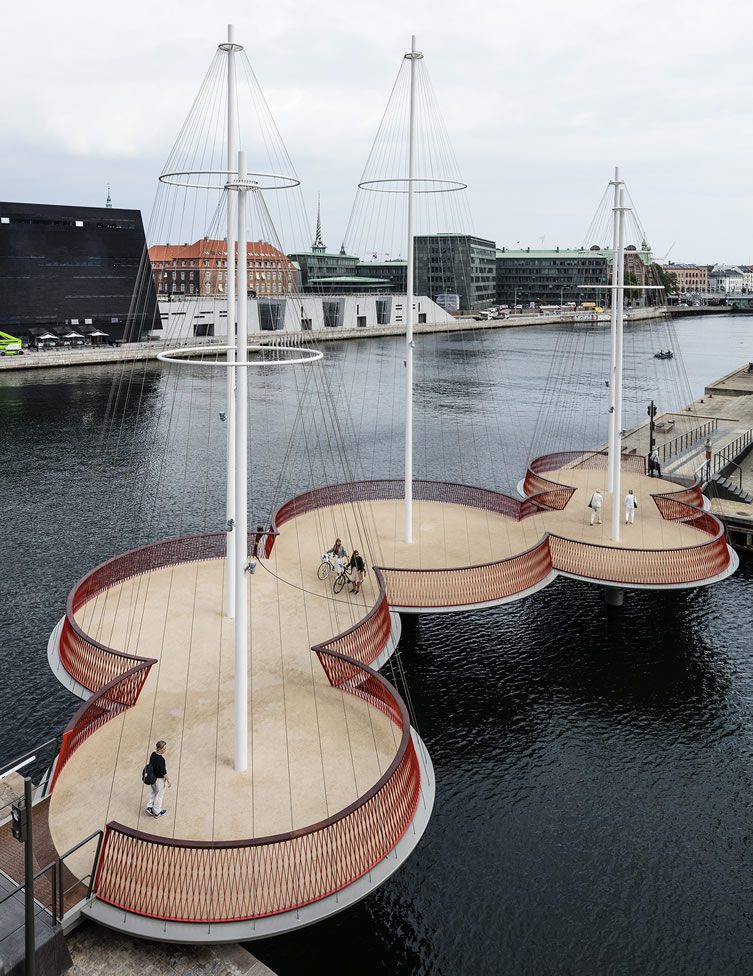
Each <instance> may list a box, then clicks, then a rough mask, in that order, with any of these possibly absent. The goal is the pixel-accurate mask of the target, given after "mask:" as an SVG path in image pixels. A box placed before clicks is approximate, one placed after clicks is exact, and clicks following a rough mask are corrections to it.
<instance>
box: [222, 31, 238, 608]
mask: <svg viewBox="0 0 753 976" xmlns="http://www.w3.org/2000/svg"><path fill="white" fill-rule="evenodd" d="M220 47H221V48H222V49H223V50H224V51H227V166H226V169H227V171H228V176H227V178H228V180H231V179H232V178H233V176H234V166H235V163H236V158H235V156H236V152H237V148H236V135H235V119H236V114H237V106H236V94H235V59H234V58H233V54H234V53H235V51H241V50H243V48H242V47H241V46H240V44H236V43H235V27H234V26H233V25H232V24H228V25H227V44H222V45H220ZM226 242H227V260H226V262H225V271H226V274H225V287H226V288H227V292H226V294H227V319H226V323H227V346H228V350H227V360H228V363H232V362H234V360H235V349H234V348H233V343H234V342H235V193H234V192H233V191H229V192H228V194H227V236H226ZM225 372H226V374H227V375H226V383H227V396H226V400H227V409H226V411H225V415H226V421H227V477H226V487H225V511H226V517H227V555H226V557H225V580H226V585H225V612H226V613H227V615H228V617H234V616H235V583H234V578H235V540H236V537H237V533H236V532H235V531H234V530H233V527H234V525H235V407H234V405H233V397H234V395H235V369H234V368H233V367H231V366H228V368H227V369H226V370H225Z"/></svg>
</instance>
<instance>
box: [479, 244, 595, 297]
mask: <svg viewBox="0 0 753 976" xmlns="http://www.w3.org/2000/svg"><path fill="white" fill-rule="evenodd" d="M609 259H610V255H608V254H607V252H606V251H602V250H601V249H600V248H597V247H594V248H591V249H590V250H587V249H585V248H580V249H578V250H571V249H566V248H555V249H554V250H547V251H544V250H541V251H534V250H531V249H530V248H526V249H525V250H522V251H514V250H508V249H507V248H504V247H503V248H500V249H498V250H497V257H496V266H497V291H496V299H497V302H498V303H499V304H501V305H514V304H518V305H520V304H528V303H529V302H536V303H537V304H541V305H561V304H563V303H565V304H566V303H568V302H575V303H576V304H580V303H581V302H583V301H595V302H597V304H599V305H604V304H605V303H607V302H608V300H609V299H608V295H607V294H606V287H607V285H608V283H609V280H610V260H609ZM584 285H585V286H587V287H585V288H584V287H581V286H584Z"/></svg>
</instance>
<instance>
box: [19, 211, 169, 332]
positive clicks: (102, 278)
mask: <svg viewBox="0 0 753 976" xmlns="http://www.w3.org/2000/svg"><path fill="white" fill-rule="evenodd" d="M65 326H68V327H70V328H71V329H72V330H73V331H78V332H80V334H81V335H83V336H84V337H86V336H90V335H92V334H94V333H100V334H104V337H106V339H107V340H109V341H110V342H116V341H119V340H126V341H135V340H136V339H138V338H139V337H140V336H141V335H142V334H144V335H145V334H146V332H147V331H148V330H149V329H151V328H159V327H160V318H159V312H158V310H157V301H156V296H155V293H154V285H153V282H152V275H151V269H150V267H149V258H148V254H147V250H146V239H145V236H144V226H143V223H142V221H141V213H140V212H139V211H138V210H115V209H113V208H111V207H58V206H48V205H44V204H36V203H0V330H2V331H5V332H9V333H11V334H12V335H15V336H17V337H18V338H21V339H24V340H26V341H30V342H33V341H34V337H35V336H36V335H38V334H39V332H40V330H57V332H58V334H60V331H61V327H65Z"/></svg>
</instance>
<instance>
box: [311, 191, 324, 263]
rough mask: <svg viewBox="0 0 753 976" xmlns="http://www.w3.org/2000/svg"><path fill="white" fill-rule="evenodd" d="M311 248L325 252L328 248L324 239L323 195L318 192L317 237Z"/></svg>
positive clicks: (321, 252)
mask: <svg viewBox="0 0 753 976" xmlns="http://www.w3.org/2000/svg"><path fill="white" fill-rule="evenodd" d="M311 250H312V251H315V252H318V253H320V254H324V252H325V251H326V250H327V246H326V244H324V242H323V241H322V195H321V193H318V194H317V198H316V237H315V238H314V243H313V244H312V245H311Z"/></svg>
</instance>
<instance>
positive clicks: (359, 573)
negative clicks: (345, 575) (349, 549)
mask: <svg viewBox="0 0 753 976" xmlns="http://www.w3.org/2000/svg"><path fill="white" fill-rule="evenodd" d="M348 569H349V570H350V583H351V586H350V592H351V593H358V591H359V590H360V589H361V583H363V576H364V572H365V570H366V563H365V562H364V561H363V556H362V555H361V554H360V552H359V551H358V550H357V549H354V550H353V555H352V556H351V558H350V562H349V563H348Z"/></svg>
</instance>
